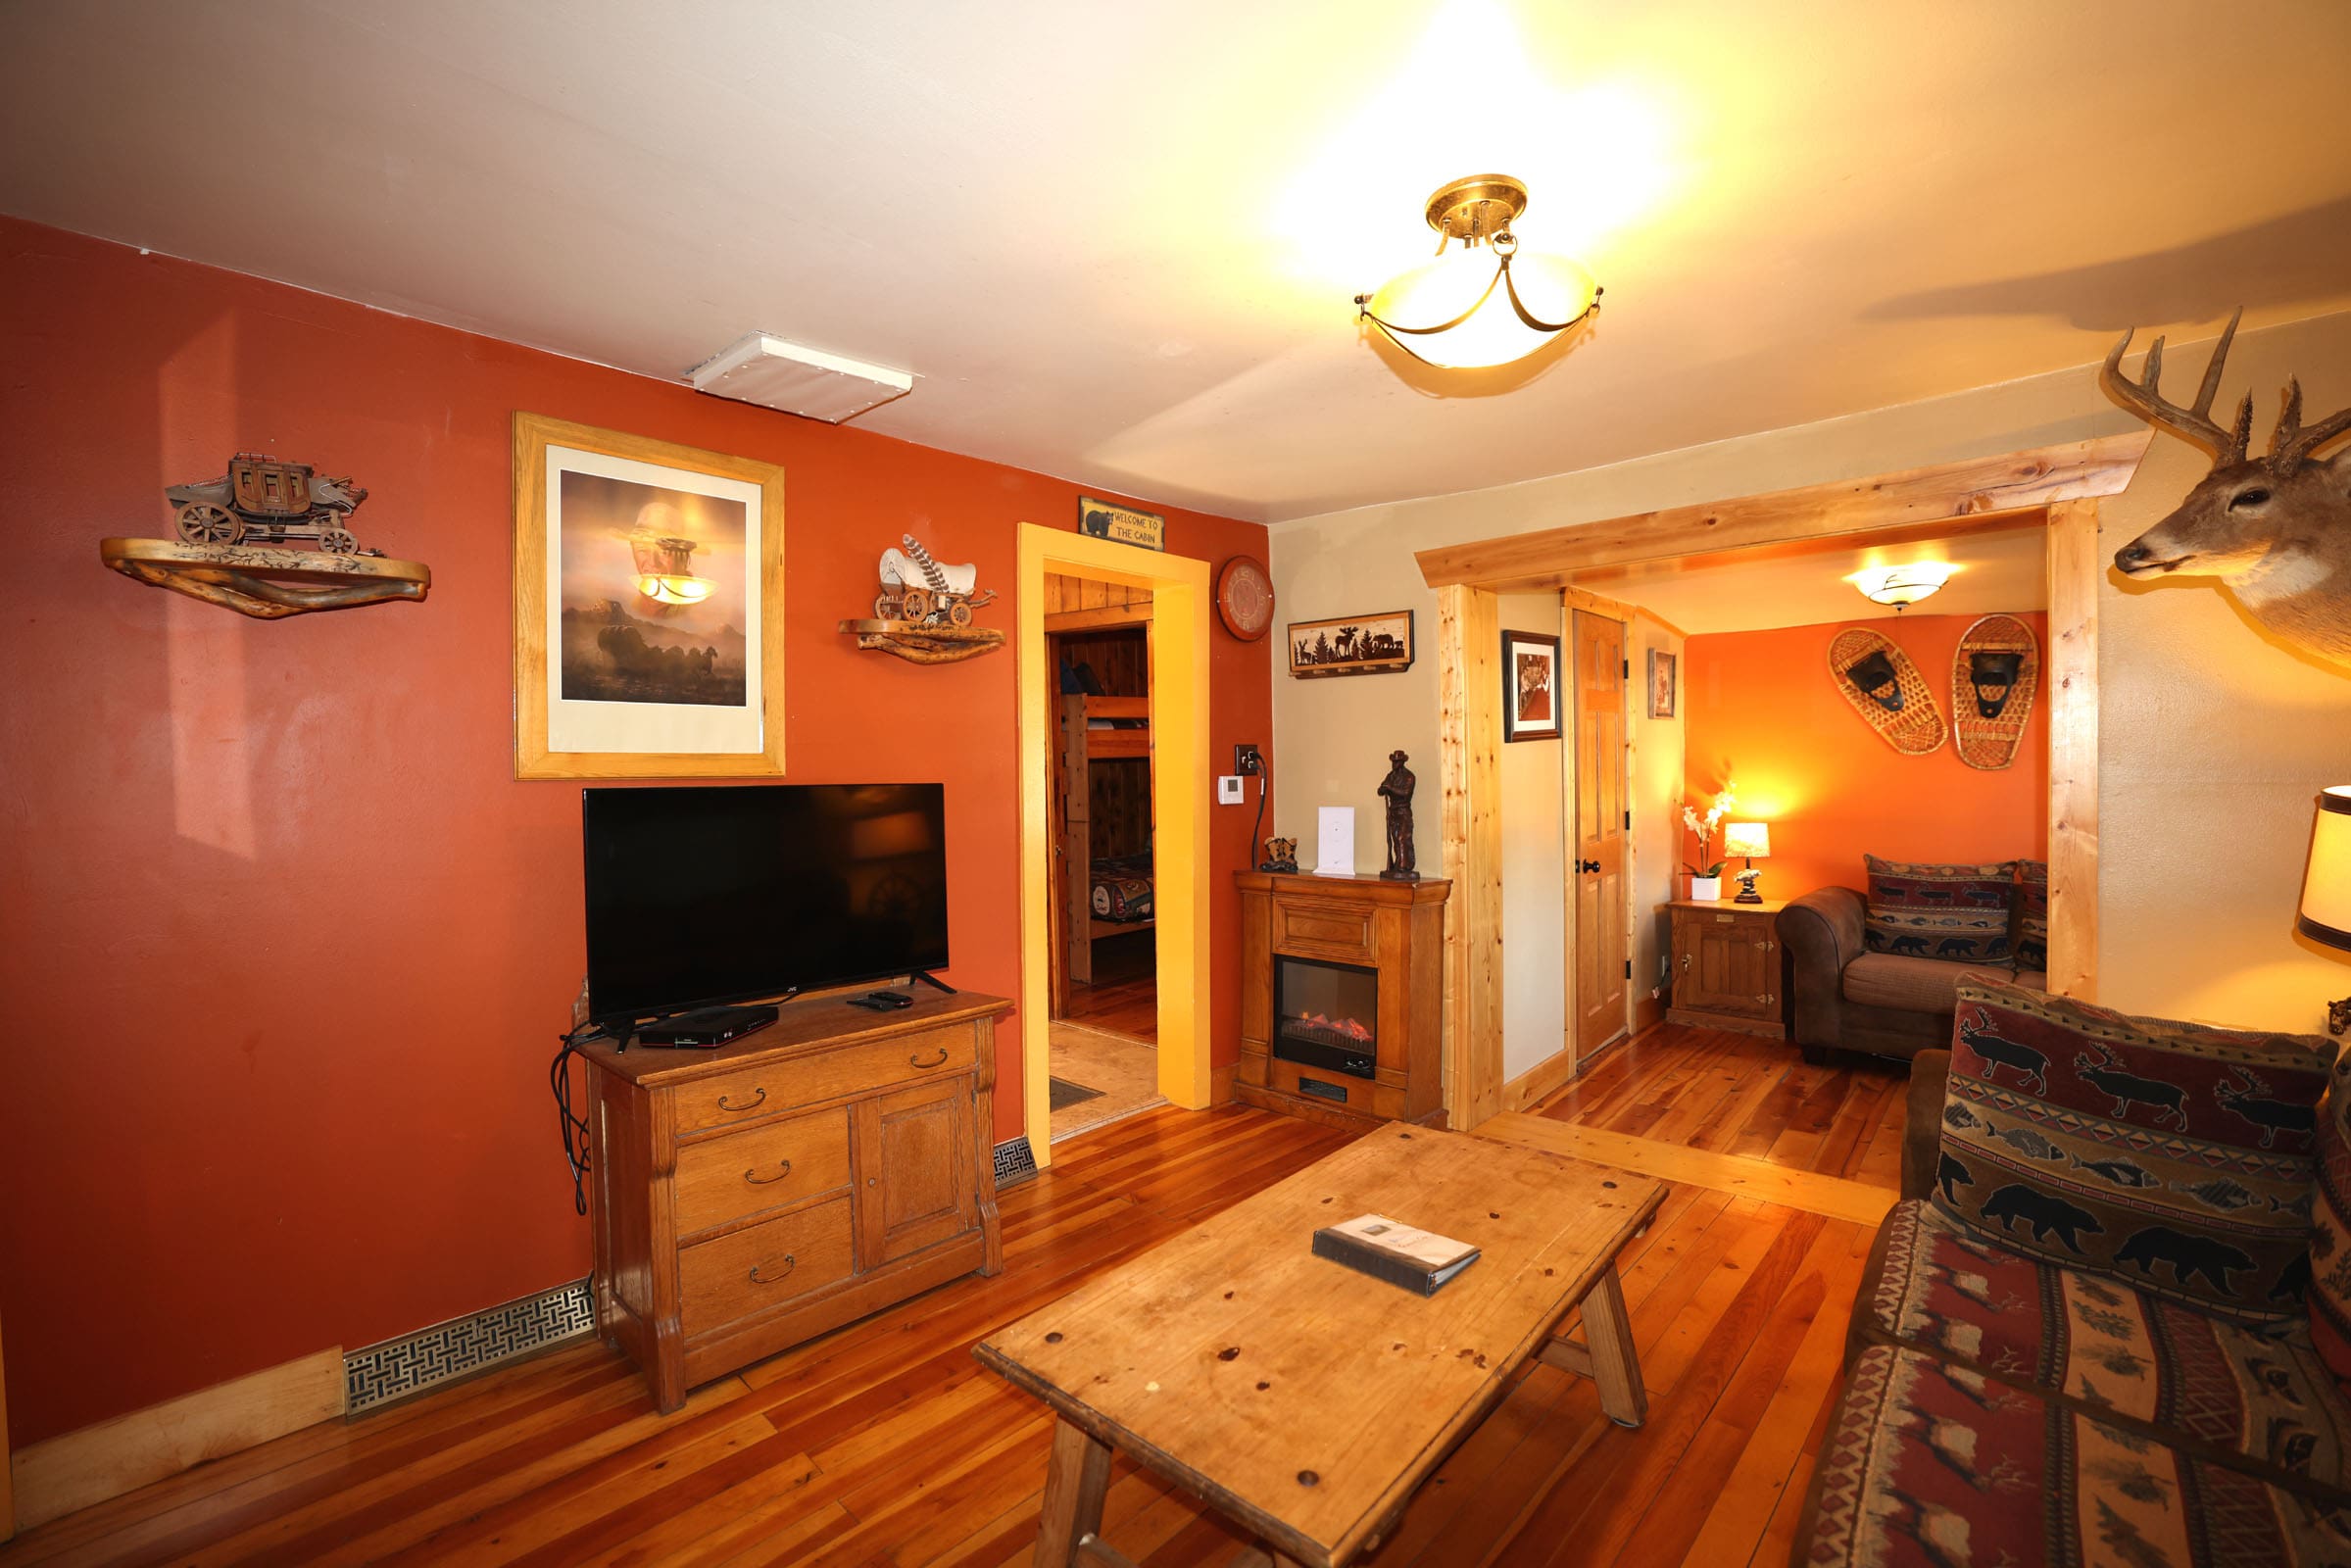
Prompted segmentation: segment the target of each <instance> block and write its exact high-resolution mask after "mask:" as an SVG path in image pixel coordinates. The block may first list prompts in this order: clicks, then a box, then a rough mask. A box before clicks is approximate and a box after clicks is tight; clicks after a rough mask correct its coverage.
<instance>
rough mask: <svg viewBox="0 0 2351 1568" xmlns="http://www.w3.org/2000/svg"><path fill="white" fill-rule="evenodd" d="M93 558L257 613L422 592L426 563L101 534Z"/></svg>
mask: <svg viewBox="0 0 2351 1568" xmlns="http://www.w3.org/2000/svg"><path fill="white" fill-rule="evenodd" d="M98 559H100V560H101V561H103V562H105V563H106V564H107V565H108V566H109V567H111V568H112V569H114V570H116V571H119V572H121V573H122V575H123V576H125V577H128V578H130V579H131V580H132V581H133V582H143V583H146V584H147V585H148V586H150V587H154V588H169V589H171V591H172V592H173V593H177V594H186V595H187V596H188V597H189V598H190V599H201V600H203V601H204V602H205V603H206V604H208V605H219V606H220V607H221V608H222V609H223V610H233V611H235V612H236V613H238V614H240V615H251V616H253V617H254V618H255V619H257V620H278V619H281V618H283V617H284V616H287V615H300V614H304V613H308V612H310V611H314V610H349V609H352V608H353V607H355V606H358V605H372V604H375V603H377V602H378V601H381V600H386V599H422V598H423V597H424V592H425V590H426V589H428V588H430V587H431V586H432V568H431V567H429V566H427V565H425V564H423V563H422V562H420V561H394V560H392V559H390V558H389V557H386V556H339V555H334V554H332V553H330V552H328V551H324V550H294V549H288V548H286V547H283V546H278V545H187V544H181V543H180V542H179V541H178V540H176V539H101V540H100V541H98Z"/></svg>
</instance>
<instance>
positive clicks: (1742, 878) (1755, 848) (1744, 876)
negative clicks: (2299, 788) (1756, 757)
mask: <svg viewBox="0 0 2351 1568" xmlns="http://www.w3.org/2000/svg"><path fill="white" fill-rule="evenodd" d="M2344 809H2346V810H2351V804H2346V805H2345V807H2344ZM2345 820H2346V823H2347V824H2351V818H2346V819H2345ZM1734 855H1743V856H1745V857H1746V861H1747V868H1746V869H1745V870H1743V871H1740V872H1739V873H1738V876H1739V897H1737V898H1735V899H1733V900H1732V901H1731V902H1732V903H1733V904H1761V903H1762V902H1763V895H1762V894H1760V893H1758V892H1756V891H1755V878H1756V877H1757V876H1759V875H1761V874H1762V873H1760V872H1758V871H1757V870H1756V869H1755V861H1756V859H1757V858H1763V859H1766V860H1768V859H1770V858H1771V856H1772V829H1771V824H1770V823H1768V822H1726V823H1724V824H1723V857H1724V858H1726V859H1728V858H1730V857H1732V856H1734ZM2345 945H2346V946H2351V939H2347V940H2346V943H2345Z"/></svg>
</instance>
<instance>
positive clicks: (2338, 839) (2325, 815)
mask: <svg viewBox="0 0 2351 1568" xmlns="http://www.w3.org/2000/svg"><path fill="white" fill-rule="evenodd" d="M2294 929H2296V930H2297V931H2300V932H2301V933H2302V934H2303V935H2304V936H2306V937H2308V938H2310V939H2311V940H2312V941H2313V942H2324V943H2326V944H2327V946H2328V947H2330V948H2344V949H2351V784H2337V785H2335V786H2334V787H2333V788H2332V789H2328V790H2326V791H2323V792H2322V793H2321V794H2320V796H2319V811H2318V820H2317V821H2316V822H2315V823H2314V824H2313V825H2312V827H2311V830H2310V869H2309V870H2308V871H2307V872H2305V873H2304V874H2303V877H2302V914H2301V918H2300V919H2298V920H2296V921H2295V922H2294Z"/></svg>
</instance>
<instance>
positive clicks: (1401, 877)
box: [1380, 752, 1420, 882]
mask: <svg viewBox="0 0 2351 1568" xmlns="http://www.w3.org/2000/svg"><path fill="white" fill-rule="evenodd" d="M1388 760H1389V761H1390V762H1391V763H1393V764H1395V765H1393V766H1392V767H1390V768H1389V769H1388V776H1387V777H1386V778H1384V779H1382V780H1380V799H1382V800H1384V801H1386V802H1387V803H1388V869H1387V870H1385V871H1382V872H1381V873H1380V877H1381V880H1383V881H1387V882H1418V881H1419V880H1420V873H1419V872H1418V871H1415V870H1414V869H1412V786H1413V785H1414V784H1415V783H1416V782H1417V780H1415V779H1414V778H1413V777H1412V769H1410V768H1408V767H1406V766H1405V765H1404V754H1403V753H1402V752H1390V753H1389V754H1388Z"/></svg>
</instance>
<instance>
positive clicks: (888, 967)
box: [580, 784, 948, 1023]
mask: <svg viewBox="0 0 2351 1568" xmlns="http://www.w3.org/2000/svg"><path fill="white" fill-rule="evenodd" d="M580 815H581V821H582V826H583V829H584V835H583V836H584V838H585V840H586V852H587V894H588V1013H589V1016H590V1017H592V1018H594V1019H596V1020H597V1021H598V1022H600V1023H602V1022H607V1021H614V1020H620V1019H628V1018H645V1017H649V1016H652V1015H654V1014H657V1013H666V1012H676V1011H680V1010H683V1009H686V1008H690V1007H699V1006H706V1005H715V1004H720V1003H729V1002H751V1001H756V1000H758V999H760V998H767V997H778V996H781V995H783V994H784V993H785V992H788V991H791V990H794V989H795V988H798V989H802V990H815V989H817V988H820V987H824V986H832V985H849V984H852V983H855V982H857V981H863V980H882V979H888V978H890V977H892V976H896V975H905V974H909V973H911V972H913V971H914V970H917V969H939V968H944V967H946V965H947V961H948V959H947V822H946V810H945V791H944V789H943V788H942V787H941V786H940V785H937V784H741V785H723V786H714V787H711V788H661V789H592V790H586V791H583V792H582V804H581V809H580Z"/></svg>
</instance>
